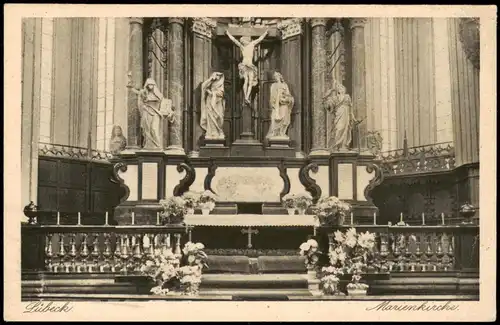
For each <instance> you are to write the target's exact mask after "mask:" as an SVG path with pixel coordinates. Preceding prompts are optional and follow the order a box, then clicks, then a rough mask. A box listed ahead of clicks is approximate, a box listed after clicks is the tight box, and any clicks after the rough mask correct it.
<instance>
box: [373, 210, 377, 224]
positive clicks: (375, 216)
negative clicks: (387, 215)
mask: <svg viewBox="0 0 500 325" xmlns="http://www.w3.org/2000/svg"><path fill="white" fill-rule="evenodd" d="M373 224H374V225H377V212H373Z"/></svg>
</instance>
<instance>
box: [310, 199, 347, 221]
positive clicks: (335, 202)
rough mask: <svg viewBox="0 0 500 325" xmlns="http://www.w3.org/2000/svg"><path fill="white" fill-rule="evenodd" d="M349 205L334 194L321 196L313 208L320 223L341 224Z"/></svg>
mask: <svg viewBox="0 0 500 325" xmlns="http://www.w3.org/2000/svg"><path fill="white" fill-rule="evenodd" d="M350 211H351V205H350V204H349V203H346V202H344V201H342V200H340V199H339V198H337V197H336V196H330V197H324V198H321V199H320V200H319V201H318V203H317V204H316V206H315V207H314V209H313V212H314V214H316V216H317V217H318V219H319V221H320V223H321V224H322V225H325V226H338V225H343V224H344V221H345V218H346V216H347V215H348V214H349V212H350Z"/></svg>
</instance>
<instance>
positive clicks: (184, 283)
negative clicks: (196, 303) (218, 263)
mask: <svg viewBox="0 0 500 325" xmlns="http://www.w3.org/2000/svg"><path fill="white" fill-rule="evenodd" d="M204 248H205V246H204V245H203V244H202V243H191V242H187V243H186V244H185V245H184V248H183V249H182V253H183V254H184V260H185V261H186V263H185V265H184V266H182V267H181V268H180V269H179V282H180V284H181V290H182V292H183V293H184V294H186V295H197V294H198V293H199V291H200V284H201V275H202V270H203V268H205V267H208V265H207V262H206V261H207V254H206V253H205V252H204V251H203V249H204Z"/></svg>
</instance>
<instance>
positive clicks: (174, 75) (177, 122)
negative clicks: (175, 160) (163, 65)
mask: <svg viewBox="0 0 500 325" xmlns="http://www.w3.org/2000/svg"><path fill="white" fill-rule="evenodd" d="M168 27H169V33H168V49H169V53H168V56H169V59H168V72H169V73H168V86H169V89H168V98H170V99H171V100H172V107H173V109H174V115H175V118H174V120H173V122H172V124H171V126H170V128H169V146H168V148H167V151H168V153H169V154H176V155H184V148H183V147H182V127H183V111H184V105H185V98H184V18H169V19H168Z"/></svg>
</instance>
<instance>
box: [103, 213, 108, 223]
mask: <svg viewBox="0 0 500 325" xmlns="http://www.w3.org/2000/svg"><path fill="white" fill-rule="evenodd" d="M104 224H105V225H106V226H107V225H108V212H107V211H106V220H105V222H104Z"/></svg>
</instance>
